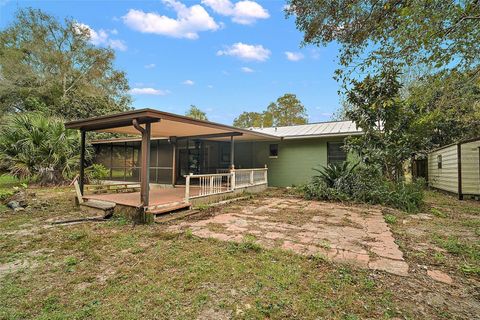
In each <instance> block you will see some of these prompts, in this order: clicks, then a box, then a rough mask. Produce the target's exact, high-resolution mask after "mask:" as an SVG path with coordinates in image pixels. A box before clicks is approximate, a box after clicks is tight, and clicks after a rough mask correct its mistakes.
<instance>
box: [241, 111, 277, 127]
mask: <svg viewBox="0 0 480 320" xmlns="http://www.w3.org/2000/svg"><path fill="white" fill-rule="evenodd" d="M233 125H234V126H235V127H239V128H252V127H254V128H261V127H271V126H272V116H271V114H268V113H266V112H263V113H259V112H243V113H242V114H240V115H239V116H238V117H237V118H235V120H233Z"/></svg>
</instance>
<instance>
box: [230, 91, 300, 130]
mask: <svg viewBox="0 0 480 320" xmlns="http://www.w3.org/2000/svg"><path fill="white" fill-rule="evenodd" d="M307 121H308V119H307V110H306V109H305V107H304V106H303V104H302V102H300V100H299V99H298V98H297V96H296V95H294V94H292V93H286V94H284V95H283V96H281V97H279V98H278V99H277V101H276V102H271V103H270V104H269V105H268V107H267V110H265V111H263V112H262V113H258V112H243V113H242V114H240V115H239V116H238V117H237V118H235V120H234V121H233V125H234V126H236V127H240V128H249V127H257V128H258V127H272V126H291V125H296V124H305V123H307Z"/></svg>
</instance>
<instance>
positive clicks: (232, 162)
mask: <svg viewBox="0 0 480 320" xmlns="http://www.w3.org/2000/svg"><path fill="white" fill-rule="evenodd" d="M233 168H235V141H234V140H233V135H232V136H231V137H230V169H233Z"/></svg>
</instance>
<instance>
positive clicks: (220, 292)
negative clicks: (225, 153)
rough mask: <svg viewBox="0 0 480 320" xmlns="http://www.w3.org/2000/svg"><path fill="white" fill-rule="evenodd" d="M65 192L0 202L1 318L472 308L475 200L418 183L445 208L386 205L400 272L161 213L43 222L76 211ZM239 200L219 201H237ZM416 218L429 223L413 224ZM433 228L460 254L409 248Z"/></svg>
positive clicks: (448, 313)
mask: <svg viewBox="0 0 480 320" xmlns="http://www.w3.org/2000/svg"><path fill="white" fill-rule="evenodd" d="M8 180H9V181H10V180H11V179H10V178H9V179H8ZM15 183H16V182H15ZM272 192H277V193H278V194H277V196H279V195H280V193H281V192H284V191H283V190H270V191H269V193H272ZM73 195H74V192H73V190H71V189H66V188H45V189H41V188H38V189H36V199H37V200H38V201H39V203H42V205H41V206H36V205H35V203H32V206H31V207H27V208H26V211H25V212H19V213H10V212H9V211H6V212H2V210H1V208H0V212H2V213H1V214H0V265H1V268H0V301H2V303H0V318H2V319H19V318H20V319H129V318H143V319H157V318H165V319H169V318H182V319H196V318H200V319H201V318H204V319H205V318H206V319H229V318H233V319H264V318H268V319H291V318H295V319H318V318H320V319H393V318H401V319H474V318H475V316H476V315H477V314H478V309H479V307H478V303H477V301H476V300H475V299H476V298H475V295H465V292H475V290H476V288H477V287H478V285H477V282H478V281H477V280H476V279H478V273H477V274H476V273H475V272H476V270H478V260H477V262H476V260H473V259H471V258H470V255H469V254H466V255H464V254H463V253H462V252H468V251H469V250H471V249H472V248H473V249H475V243H476V241H478V236H476V237H475V233H473V231H474V229H475V227H476V225H475V224H474V223H469V224H468V225H464V223H465V221H467V220H473V219H477V218H478V215H479V214H480V205H479V204H478V202H473V201H458V200H456V199H455V198H453V197H449V196H446V195H444V194H440V193H435V192H427V194H426V195H427V202H428V203H429V204H432V203H434V204H437V205H439V206H441V207H440V208H439V209H440V210H441V211H443V212H448V216H449V218H447V219H448V220H447V221H445V220H444V218H437V217H436V216H434V215H431V217H432V219H416V216H412V215H409V214H406V213H403V212H398V211H397V210H390V211H391V212H392V214H395V216H397V220H398V221H403V220H408V221H409V222H407V223H401V222H400V223H399V222H397V223H395V224H391V225H390V228H391V229H392V230H393V232H394V234H395V238H396V240H397V241H398V243H399V244H400V245H401V248H402V251H403V252H404V257H405V259H406V261H407V262H408V264H409V265H410V266H411V269H410V271H409V276H408V277H398V276H393V275H390V274H387V273H384V272H378V271H371V270H363V269H358V268H356V267H347V266H344V265H341V264H336V263H332V262H329V261H326V259H325V257H323V256H321V255H314V256H310V257H307V256H301V255H296V254H293V253H289V252H287V251H283V250H278V249H277V250H271V249H268V248H266V247H263V246H262V247H261V249H257V247H258V245H255V244H253V238H250V237H247V238H245V239H244V241H243V242H241V243H238V244H236V245H234V244H230V243H228V242H222V241H215V240H210V239H202V238H199V237H196V236H193V234H192V232H191V231H188V230H187V231H185V233H184V234H181V233H179V234H173V233H169V232H167V231H166V226H165V225H158V224H157V225H153V226H136V227H135V228H132V226H131V224H130V223H128V222H126V221H125V220H124V219H114V220H112V221H110V222H103V223H90V224H76V225H71V226H69V227H51V226H49V227H48V228H44V227H43V226H44V225H43V224H44V223H46V220H47V219H51V218H55V219H59V220H64V219H68V218H78V217H79V216H82V213H81V212H79V211H76V210H75V209H74V208H73V204H72V202H71V197H72V196H73ZM290 196H291V195H290ZM267 199H268V198H267ZM244 205H245V204H244V203H241V202H237V203H232V204H230V205H227V206H226V207H225V208H224V210H226V211H225V212H239V213H240V212H242V209H243V207H244ZM280 212H281V214H285V212H288V210H281V211H279V213H280ZM428 212H430V210H429V208H427V210H426V211H425V213H427V214H428ZM298 214H299V215H301V213H298ZM275 215H277V214H275ZM292 218H295V216H293V217H292ZM192 219H193V218H192ZM477 220H478V219H477ZM284 222H285V223H289V224H291V223H295V222H296V221H293V222H288V221H286V220H285V221H284ZM176 223H178V222H176ZM45 226H46V225H45ZM419 229H424V230H426V231H427V232H424V233H421V234H418V232H417V233H415V232H414V231H416V230H417V231H418V230H419ZM434 234H438V235H439V236H440V237H441V238H442V239H448V238H449V236H443V235H442V234H450V235H451V236H452V239H456V240H458V241H460V242H461V245H460V247H461V249H460V251H456V252H460V254H456V253H455V254H454V253H450V252H448V251H445V250H443V247H441V249H442V250H441V251H436V250H434V249H432V247H429V249H428V250H426V251H425V252H423V251H417V250H419V249H417V247H418V245H419V244H429V245H430V246H431V245H433V244H437V242H436V241H435V238H434ZM345 236H348V235H345ZM448 247H450V245H449V246H448ZM454 247H455V246H453V247H452V248H454ZM439 250H440V249H439ZM465 250H466V251H465ZM476 250H478V248H477V249H476ZM454 251H455V249H454ZM434 254H435V255H436V256H437V257H438V259H435V257H434ZM417 265H421V266H427V267H428V269H431V268H434V269H439V270H442V271H443V272H446V273H448V274H450V275H451V276H452V278H453V279H454V284H453V285H452V286H449V285H445V284H442V283H438V282H435V280H433V279H431V278H430V277H428V276H427V274H426V271H425V270H424V268H419V267H416V266H417ZM7 267H8V268H7ZM39 275H41V276H39ZM146 301H148V303H149V306H150V307H148V308H145V303H146Z"/></svg>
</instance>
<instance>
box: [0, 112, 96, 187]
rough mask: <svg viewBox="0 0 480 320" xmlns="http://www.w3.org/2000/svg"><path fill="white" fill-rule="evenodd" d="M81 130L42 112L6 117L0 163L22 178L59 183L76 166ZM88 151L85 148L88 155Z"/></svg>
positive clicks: (0, 135)
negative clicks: (74, 129) (66, 126)
mask: <svg viewBox="0 0 480 320" xmlns="http://www.w3.org/2000/svg"><path fill="white" fill-rule="evenodd" d="M79 150H80V134H79V132H78V131H73V130H67V129H65V125H64V123H63V120H61V119H58V118H52V117H47V116H45V115H44V114H41V113H23V114H15V115H11V116H8V117H6V119H4V121H3V125H2V127H1V130H0V167H3V168H4V169H7V170H8V171H9V172H10V174H12V175H14V176H16V177H18V178H22V179H25V178H26V179H35V180H38V182H40V183H41V184H51V183H59V182H61V181H63V180H65V179H67V178H68V177H71V176H72V175H73V173H74V171H75V170H76V169H77V168H78V163H79ZM90 155H91V150H90V148H87V157H88V158H89V157H90Z"/></svg>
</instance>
